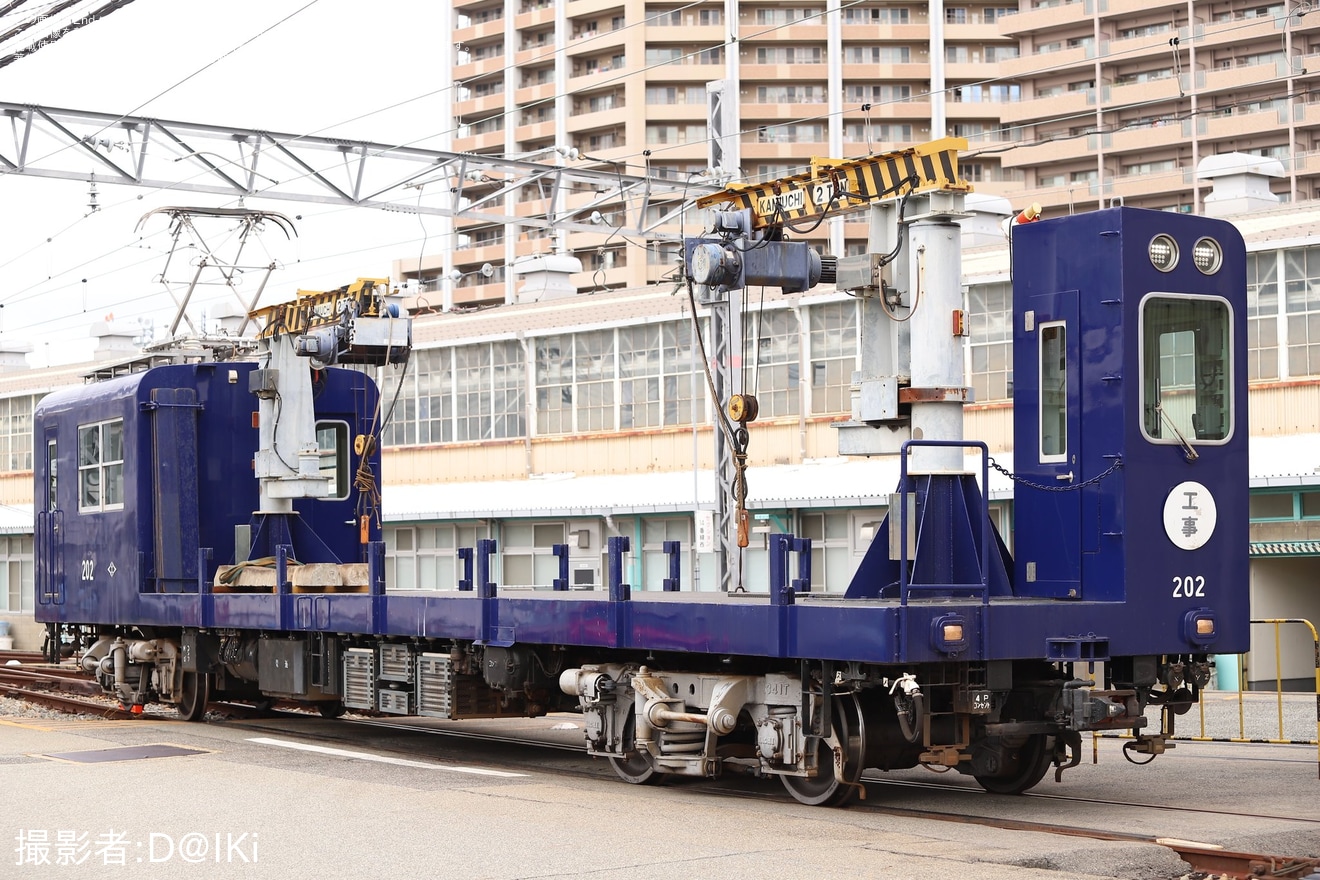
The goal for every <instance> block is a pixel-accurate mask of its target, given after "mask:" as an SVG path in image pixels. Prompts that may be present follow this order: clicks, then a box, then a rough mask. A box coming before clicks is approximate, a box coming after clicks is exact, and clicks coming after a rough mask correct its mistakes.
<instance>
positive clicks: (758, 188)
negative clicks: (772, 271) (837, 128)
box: [697, 138, 971, 228]
mask: <svg viewBox="0 0 1320 880" xmlns="http://www.w3.org/2000/svg"><path fill="white" fill-rule="evenodd" d="M965 149H967V141H966V139H965V138H941V139H940V140H937V141H931V142H930V143H927V144H921V145H919V146H916V147H909V148H908V149H904V150H897V151H895V152H892V153H883V154H880V155H875V156H867V157H865V158H863V159H841V160H834V159H813V160H812V161H811V171H810V172H809V173H805V174H795V175H792V176H790V177H784V178H781V179H779V180H774V181H769V182H767V183H760V184H754V185H745V184H744V185H733V186H729V187H727V188H725V189H724V190H723V191H721V192H718V193H712V194H710V195H708V196H703V197H701V198H700V199H698V200H697V206H698V207H702V208H709V207H712V206H715V205H721V206H724V207H726V208H731V209H734V210H737V209H743V208H745V209H748V210H750V211H751V213H752V226H753V227H757V228H759V227H763V226H770V225H774V224H781V223H792V222H794V221H796V220H803V219H809V218H812V217H818V216H820V215H821V214H823V213H825V212H826V211H827V210H832V211H847V210H853V209H856V208H860V207H863V206H865V205H866V204H867V203H869V202H872V201H876V200H878V199H884V198H893V197H896V196H900V195H903V194H905V193H909V192H924V191H927V190H932V189H951V190H959V191H962V192H969V191H971V185H970V184H968V182H967V181H965V180H963V179H962V178H961V177H959V176H958V152H959V150H965Z"/></svg>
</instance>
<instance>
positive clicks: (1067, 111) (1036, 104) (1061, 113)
mask: <svg viewBox="0 0 1320 880" xmlns="http://www.w3.org/2000/svg"><path fill="white" fill-rule="evenodd" d="M998 106H999V107H1000V118H1001V119H1003V121H1004V123H1005V124H1006V125H1008V124H1013V123H1019V122H1027V121H1030V120H1033V119H1058V118H1060V117H1066V116H1077V115H1078V114H1081V113H1086V112H1089V111H1092V110H1094V109H1095V89H1083V90H1080V91H1076V92H1064V93H1063V94H1062V95H1053V96H1051V97H1049V98H1028V99H1024V100H1021V101H1013V102H1009V103H1005V104H999V105H998Z"/></svg>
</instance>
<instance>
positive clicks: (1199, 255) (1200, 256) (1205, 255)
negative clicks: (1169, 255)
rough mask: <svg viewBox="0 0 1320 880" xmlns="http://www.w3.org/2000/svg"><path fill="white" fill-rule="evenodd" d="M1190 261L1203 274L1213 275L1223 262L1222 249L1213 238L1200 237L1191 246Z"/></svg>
mask: <svg viewBox="0 0 1320 880" xmlns="http://www.w3.org/2000/svg"><path fill="white" fill-rule="evenodd" d="M1192 263H1194V264H1195V265H1196V268H1198V269H1200V270H1201V272H1202V274H1204V275H1213V274H1215V273H1216V272H1218V271H1219V267H1220V266H1222V265H1223V264H1224V249H1223V248H1221V247H1220V246H1219V242H1217V241H1215V240H1214V239H1213V238H1202V239H1200V240H1199V241H1197V242H1196V244H1195V245H1193V246H1192Z"/></svg>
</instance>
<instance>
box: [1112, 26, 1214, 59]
mask: <svg viewBox="0 0 1320 880" xmlns="http://www.w3.org/2000/svg"><path fill="white" fill-rule="evenodd" d="M1174 37H1177V38H1178V39H1179V40H1180V41H1185V40H1186V39H1187V28H1178V29H1177V30H1176V31H1175V30H1167V31H1161V32H1160V33H1157V34H1150V35H1149V36H1143V37H1127V38H1126V39H1120V38H1114V39H1111V40H1109V42H1108V45H1107V46H1106V47H1105V50H1106V54H1108V55H1110V56H1112V57H1116V58H1122V59H1123V63H1125V64H1126V63H1127V62H1129V61H1139V60H1141V59H1142V58H1159V59H1161V60H1163V59H1166V58H1168V57H1169V40H1172V39H1173V38H1174ZM1197 48H1198V49H1199V48H1200V47H1199V45H1198V47H1197Z"/></svg>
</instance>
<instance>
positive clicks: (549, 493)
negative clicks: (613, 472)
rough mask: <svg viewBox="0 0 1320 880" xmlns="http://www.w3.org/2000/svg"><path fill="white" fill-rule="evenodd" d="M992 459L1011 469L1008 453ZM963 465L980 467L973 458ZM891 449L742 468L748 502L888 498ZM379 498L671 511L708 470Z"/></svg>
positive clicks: (993, 481) (1003, 481)
mask: <svg viewBox="0 0 1320 880" xmlns="http://www.w3.org/2000/svg"><path fill="white" fill-rule="evenodd" d="M996 460H997V461H998V462H999V463H1000V464H1002V465H1004V466H1005V467H1007V468H1009V469H1010V470H1011V469H1012V466H1013V456H1012V453H1001V454H999V455H997V456H996ZM967 466H968V467H969V469H970V468H977V469H979V467H980V465H979V463H978V461H977V460H976V459H975V458H968V459H967ZM898 475H899V466H898V458H897V457H896V456H876V457H874V458H869V459H853V458H828V459H822V460H819V461H811V462H805V463H803V464H794V465H774V466H770V467H753V468H749V469H748V471H747V487H748V492H747V506H748V508H749V509H752V510H777V509H780V508H786V507H793V508H826V507H876V506H883V505H885V504H887V503H888V496H889V493H891V492H893V491H894V489H895V488H896V487H897V485H898ZM381 495H382V503H381V506H382V508H383V509H384V511H385V519H386V521H387V522H415V521H425V520H449V519H486V518H500V517H536V516H595V515H599V514H601V513H602V512H606V511H608V512H610V513H614V514H631V513H672V512H678V511H689V510H692V509H693V508H694V506H695V507H701V508H705V509H713V508H714V507H715V475H714V472H713V471H710V470H699V471H696V472H695V473H694V472H693V471H690V470H689V471H667V472H660V473H645V474H620V475H617V476H609V475H593V476H577V475H575V474H554V475H548V476H544V477H533V478H531V479H526V480H494V481H490V482H472V483H440V484H423V483H416V484H410V485H386V486H384V487H383V488H382V489H381ZM1011 496H1012V488H1011V485H1010V482H1009V479H1008V478H1007V477H1004V476H1003V475H1001V474H999V473H996V472H994V471H991V472H990V497H991V499H992V500H994V499H1000V498H1009V497H1011Z"/></svg>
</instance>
